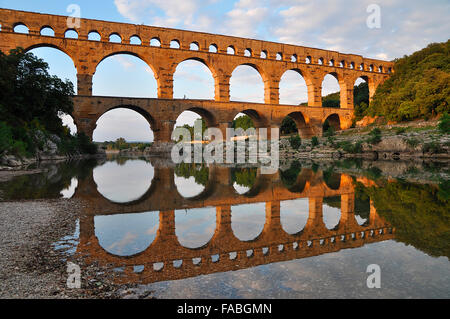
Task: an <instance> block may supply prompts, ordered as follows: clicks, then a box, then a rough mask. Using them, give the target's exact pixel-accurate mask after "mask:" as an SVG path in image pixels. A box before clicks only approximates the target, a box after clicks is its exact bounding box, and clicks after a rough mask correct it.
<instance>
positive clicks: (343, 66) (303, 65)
mask: <svg viewBox="0 0 450 319" xmlns="http://www.w3.org/2000/svg"><path fill="white" fill-rule="evenodd" d="M0 24H1V26H2V27H1V31H0V37H1V40H2V41H1V42H2V46H1V47H0V49H1V50H3V51H5V52H6V51H8V50H9V49H12V48H15V47H17V46H22V47H24V48H26V49H30V48H34V47H37V46H51V47H55V48H58V49H60V50H61V51H63V52H65V53H66V54H68V55H69V56H70V57H71V58H72V60H73V61H74V63H75V66H76V68H77V72H78V88H79V90H78V94H79V95H92V76H93V75H94V73H95V71H96V69H97V66H98V64H99V63H100V62H101V61H103V60H104V59H106V58H107V57H109V56H112V55H116V54H121V53H127V54H131V55H134V56H137V57H139V58H140V59H142V60H143V61H144V62H145V63H147V65H148V66H149V67H150V68H151V69H152V71H153V73H154V75H155V78H156V80H157V84H158V98H163V99H172V98H173V96H174V94H173V93H174V92H173V91H174V88H173V85H174V83H173V82H174V79H173V75H174V73H175V71H176V68H177V66H178V65H179V64H180V63H182V62H184V61H186V60H197V61H200V62H202V63H203V64H205V65H206V66H207V67H208V69H209V70H210V71H211V74H212V75H213V78H214V100H216V101H221V102H228V101H230V79H231V75H232V73H233V72H234V70H235V69H236V68H238V67H240V66H242V65H249V66H251V67H253V68H254V69H255V70H256V71H257V72H258V73H259V74H260V76H261V78H262V80H263V83H264V103H266V104H279V102H280V99H279V95H280V94H279V83H280V80H281V78H282V76H283V74H284V73H285V72H286V71H288V70H296V71H297V72H299V73H300V74H301V75H302V77H303V78H304V80H305V82H306V84H307V90H308V105H309V106H313V107H318V106H322V99H321V97H322V80H323V78H324V77H325V76H326V75H327V74H333V75H334V76H335V77H336V79H337V80H338V82H339V86H340V91H341V108H350V109H352V108H353V96H352V95H353V94H352V92H353V85H354V83H355V80H356V79H357V78H359V77H365V78H366V79H367V82H368V84H369V90H370V96H371V97H372V96H373V94H374V92H375V89H376V87H377V85H378V84H380V83H382V82H383V81H384V80H385V79H386V78H387V77H388V74H389V73H390V72H392V71H393V70H392V66H393V64H392V63H391V62H386V61H380V60H373V59H366V58H363V57H361V56H358V55H351V54H341V53H339V52H335V51H326V50H320V49H313V48H307V47H301V46H293V45H284V44H280V43H273V42H266V41H258V40H251V39H244V38H236V37H229V36H221V35H213V34H206V33H199V32H190V31H182V30H173V29H165V28H154V27H147V26H136V25H130V24H122V23H113V22H104V21H96V20H88V19H81V20H80V27H79V28H77V27H75V28H74V27H70V28H69V27H68V26H67V21H66V17H61V16H53V15H45V14H44V15H40V14H35V13H26V12H19V11H14V10H5V9H0ZM16 27H21V28H22V29H23V28H26V29H27V32H28V34H27V35H25V34H20V33H15V28H16ZM44 31H45V32H44ZM69 35H70V37H69ZM93 35H96V37H93ZM61 38H64V40H63V41H61ZM114 38H115V40H114ZM111 41H113V42H111ZM106 43H107V44H106ZM171 43H172V45H171ZM174 44H175V45H174ZM80 48H81V49H80ZM211 48H213V49H211ZM230 48H231V49H230Z"/></svg>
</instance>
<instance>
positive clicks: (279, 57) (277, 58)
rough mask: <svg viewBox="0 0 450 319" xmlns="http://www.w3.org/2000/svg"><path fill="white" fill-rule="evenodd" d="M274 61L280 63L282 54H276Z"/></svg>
mask: <svg viewBox="0 0 450 319" xmlns="http://www.w3.org/2000/svg"><path fill="white" fill-rule="evenodd" d="M275 60H277V61H282V60H283V53H281V52H278V53H277V55H276V56H275Z"/></svg>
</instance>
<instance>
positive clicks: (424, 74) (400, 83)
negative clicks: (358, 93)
mask: <svg viewBox="0 0 450 319" xmlns="http://www.w3.org/2000/svg"><path fill="white" fill-rule="evenodd" d="M449 52H450V40H449V41H447V42H445V43H433V44H430V45H429V46H428V47H426V48H425V49H423V50H420V51H418V52H415V53H413V54H412V55H410V56H405V57H403V58H401V59H397V60H395V67H394V69H395V73H393V74H392V76H391V77H390V78H389V79H388V80H386V81H385V82H384V83H383V84H382V85H380V86H379V87H378V88H377V91H376V93H375V95H374V98H373V101H372V103H371V104H370V106H369V107H368V109H367V114H368V115H371V116H375V115H381V116H385V117H386V118H387V119H388V120H394V121H405V120H413V119H418V118H425V119H427V118H429V117H430V116H433V115H436V114H441V113H444V112H449V111H450V106H449V105H450V55H449Z"/></svg>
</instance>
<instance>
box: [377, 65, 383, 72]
mask: <svg viewBox="0 0 450 319" xmlns="http://www.w3.org/2000/svg"><path fill="white" fill-rule="evenodd" d="M378 72H379V73H382V72H383V66H382V65H380V66H379V67H378Z"/></svg>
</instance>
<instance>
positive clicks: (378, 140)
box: [280, 121, 450, 161]
mask: <svg viewBox="0 0 450 319" xmlns="http://www.w3.org/2000/svg"><path fill="white" fill-rule="evenodd" d="M437 123H438V122H437V121H415V122H407V123H401V124H391V125H369V126H366V127H362V128H353V129H348V130H345V131H337V132H335V133H334V134H332V135H329V136H324V137H319V138H316V139H315V138H313V139H302V140H301V145H298V144H297V145H295V143H293V142H291V141H290V139H289V138H287V137H284V138H281V139H280V159H299V160H301V159H320V158H323V159H341V158H364V159H368V160H421V159H423V160H427V159H430V160H443V161H448V160H450V135H449V134H443V133H441V132H439V130H438V129H437Z"/></svg>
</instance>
